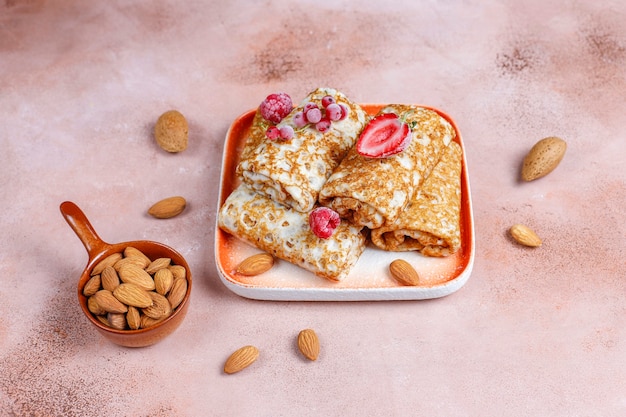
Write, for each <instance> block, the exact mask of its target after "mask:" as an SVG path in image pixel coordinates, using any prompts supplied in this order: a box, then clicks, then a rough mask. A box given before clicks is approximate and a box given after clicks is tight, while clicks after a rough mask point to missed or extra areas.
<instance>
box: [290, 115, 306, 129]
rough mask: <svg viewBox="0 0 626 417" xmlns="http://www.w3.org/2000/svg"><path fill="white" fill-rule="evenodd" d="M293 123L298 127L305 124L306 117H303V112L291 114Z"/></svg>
mask: <svg viewBox="0 0 626 417" xmlns="http://www.w3.org/2000/svg"><path fill="white" fill-rule="evenodd" d="M293 124H294V125H295V126H296V127H298V128H300V127H304V126H306V125H307V121H306V117H304V113H303V112H301V111H299V112H297V113H296V114H294V115H293Z"/></svg>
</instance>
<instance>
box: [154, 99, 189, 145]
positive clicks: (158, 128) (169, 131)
mask: <svg viewBox="0 0 626 417" xmlns="http://www.w3.org/2000/svg"><path fill="white" fill-rule="evenodd" d="M154 138H155V140H156V142H157V144H158V145H159V146H160V147H161V148H162V149H163V150H165V151H167V152H174V153H176V152H182V151H184V150H185V149H187V142H188V140H189V125H188V123H187V119H185V116H183V115H182V113H180V112H179V111H177V110H169V111H166V112H165V113H163V114H162V115H161V116H159V119H158V120H157V122H156V124H155V126H154Z"/></svg>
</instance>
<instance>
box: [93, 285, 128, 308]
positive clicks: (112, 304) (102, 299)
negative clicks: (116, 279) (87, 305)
mask: <svg viewBox="0 0 626 417" xmlns="http://www.w3.org/2000/svg"><path fill="white" fill-rule="evenodd" d="M93 298H94V300H95V302H96V303H98V305H99V306H100V308H102V309H103V310H104V311H106V312H107V313H126V312H127V311H128V307H127V306H125V305H124V304H122V303H121V302H120V300H118V299H117V298H115V296H114V295H113V293H112V292H111V291H109V290H100V291H98V292H97V293H95V294H94V295H93Z"/></svg>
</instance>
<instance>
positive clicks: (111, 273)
mask: <svg viewBox="0 0 626 417" xmlns="http://www.w3.org/2000/svg"><path fill="white" fill-rule="evenodd" d="M100 281H101V282H102V288H104V289H105V290H109V291H113V290H114V289H115V288H117V286H118V285H120V277H119V276H117V271H116V270H115V268H113V267H112V266H107V267H106V268H104V269H103V270H102V273H101V274H100Z"/></svg>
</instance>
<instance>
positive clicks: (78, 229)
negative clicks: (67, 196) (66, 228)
mask: <svg viewBox="0 0 626 417" xmlns="http://www.w3.org/2000/svg"><path fill="white" fill-rule="evenodd" d="M59 208H60V209H61V214H62V215H63V217H64V218H65V221H67V223H68V224H69V225H70V227H71V228H72V230H73V231H74V233H76V236H78V238H79V239H80V241H81V242H83V245H84V246H85V249H87V253H88V254H89V259H91V258H93V257H94V256H95V255H97V254H98V253H99V252H101V251H102V249H103V248H104V247H105V246H107V243H106V242H104V241H103V240H102V239H100V236H98V234H97V233H96V231H95V229H94V228H93V226H92V225H91V223H89V220H88V219H87V216H85V213H83V211H82V210H81V209H80V208H79V207H78V206H77V205H76V204H74V203H72V202H71V201H65V202H63V203H61V206H60V207H59Z"/></svg>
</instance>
